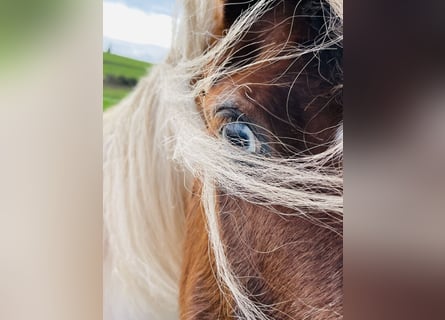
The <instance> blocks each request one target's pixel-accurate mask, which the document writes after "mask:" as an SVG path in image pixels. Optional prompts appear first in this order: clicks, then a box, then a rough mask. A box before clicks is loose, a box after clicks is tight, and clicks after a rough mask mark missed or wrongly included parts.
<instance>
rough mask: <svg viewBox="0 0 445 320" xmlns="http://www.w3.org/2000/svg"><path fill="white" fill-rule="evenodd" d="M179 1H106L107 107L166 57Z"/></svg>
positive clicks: (105, 105)
mask: <svg viewBox="0 0 445 320" xmlns="http://www.w3.org/2000/svg"><path fill="white" fill-rule="evenodd" d="M174 4H175V0H105V1H104V2H103V51H104V53H103V62H104V66H103V68H104V87H103V88H104V89H103V90H104V92H103V107H104V110H106V109H107V108H108V107H110V106H112V105H114V104H116V103H118V102H119V101H120V100H121V99H122V98H124V97H125V96H126V95H127V94H128V93H129V92H130V91H131V89H132V88H133V87H134V86H135V85H136V83H137V81H138V80H139V78H140V77H141V76H143V75H145V74H146V73H147V70H149V69H150V68H151V66H152V65H153V64H156V63H159V62H161V61H162V60H163V59H164V57H165V56H166V54H167V52H168V49H169V47H170V42H171V38H172V26H173V17H172V16H173V14H174V10H175V6H174Z"/></svg>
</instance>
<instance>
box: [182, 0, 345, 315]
mask: <svg viewBox="0 0 445 320" xmlns="http://www.w3.org/2000/svg"><path fill="white" fill-rule="evenodd" d="M254 2H255V1H247V2H246V1H244V2H242V1H239V3H237V2H236V1H226V2H225V3H224V5H223V6H222V7H221V8H222V12H219V14H218V15H217V17H220V19H221V20H220V23H219V24H218V26H217V28H216V32H219V33H220V34H221V35H223V34H224V33H225V32H226V31H227V29H229V28H231V27H232V25H233V23H234V21H235V20H236V19H237V18H238V17H239V15H240V14H241V13H242V12H243V11H245V10H248V8H249V5H252V4H253V3H254ZM317 4H318V6H317ZM325 6H328V5H327V4H325ZM268 8H269V10H266V12H265V13H264V14H263V15H261V16H260V17H259V18H258V19H257V20H256V22H255V23H254V24H253V25H252V26H251V27H250V28H249V30H248V31H247V32H245V33H243V34H242V36H241V38H240V39H239V41H237V42H236V44H235V45H234V47H232V48H230V49H229V50H227V54H226V55H225V57H223V59H221V61H219V62H218V63H220V64H224V65H222V67H225V68H227V70H236V71H235V72H229V73H228V75H227V76H224V77H220V78H219V79H218V80H217V81H215V83H214V85H213V86H212V87H211V88H210V89H209V90H208V91H207V92H205V95H204V98H202V99H200V100H199V103H200V108H201V112H202V115H203V117H204V119H205V122H206V125H207V128H208V130H209V133H210V134H211V135H214V136H220V137H221V138H223V139H227V140H228V142H230V143H232V144H233V145H235V146H236V147H239V148H242V149H244V150H245V151H246V152H251V153H257V154H259V155H264V156H267V157H296V156H298V155H301V154H315V153H318V152H321V151H323V150H324V149H325V146H326V143H328V142H329V141H331V140H332V139H333V137H334V136H335V133H336V130H337V128H338V126H339V124H340V122H341V119H342V102H341V95H340V94H339V92H338V91H336V90H335V89H336V88H337V87H338V86H339V85H340V84H341V80H342V79H341V75H340V74H339V72H338V66H339V65H340V64H341V49H340V48H339V47H336V46H333V47H331V48H329V50H326V51H322V52H319V53H317V54H312V53H309V54H304V55H301V56H292V57H289V53H292V52H295V49H296V48H297V47H298V46H303V45H309V44H314V42H316V41H318V40H319V39H318V37H320V34H321V30H322V29H323V25H324V22H325V20H324V19H325V18H326V16H325V15H324V14H326V9H325V8H323V7H320V3H319V2H312V1H290V0H289V1H271V5H270V7H268ZM196 189H197V190H196V191H198V189H199V183H197V184H196ZM217 199H218V202H217V206H218V211H219V214H220V216H219V219H220V220H219V224H220V232H221V235H222V240H223V243H224V245H225V248H226V255H227V257H228V260H229V263H230V265H231V268H232V269H233V271H234V273H235V274H236V276H237V277H238V279H239V281H240V283H241V285H242V286H243V287H244V288H246V290H247V292H248V293H249V297H250V298H251V299H252V300H253V301H254V302H256V303H258V304H261V305H266V306H268V308H266V309H267V310H266V311H265V313H266V314H267V315H269V316H270V317H272V318H273V319H289V318H290V319H294V318H295V319H303V318H310V319H336V318H340V317H341V314H342V312H341V309H342V278H341V273H342V269H341V268H342V239H341V237H340V236H339V235H338V234H337V233H335V232H332V231H330V230H327V229H324V228H321V227H320V226H317V225H314V224H312V223H311V222H309V221H306V220H303V219H301V218H299V217H295V216H289V217H283V216H282V215H277V214H276V213H275V212H274V211H273V210H272V209H271V208H265V207H262V206H258V205H254V204H252V203H247V202H245V201H241V200H240V199H237V198H234V197H232V196H227V195H225V194H224V193H223V192H218V194H217ZM312 214H315V215H316V214H317V213H312ZM186 232H187V235H186V243H185V247H186V250H185V259H184V266H183V276H182V283H181V314H182V318H183V319H217V318H219V319H225V318H231V317H233V316H236V315H238V310H237V307H236V305H235V303H234V301H232V299H231V297H230V294H228V292H227V294H226V292H225V289H224V288H222V290H220V287H219V286H218V283H217V281H216V280H215V275H214V270H215V259H214V257H213V255H212V252H211V251H210V250H209V248H208V238H207V233H206V226H205V218H204V215H203V214H202V208H201V207H200V203H199V198H192V199H191V201H190V206H189V210H188V217H187V231H186Z"/></svg>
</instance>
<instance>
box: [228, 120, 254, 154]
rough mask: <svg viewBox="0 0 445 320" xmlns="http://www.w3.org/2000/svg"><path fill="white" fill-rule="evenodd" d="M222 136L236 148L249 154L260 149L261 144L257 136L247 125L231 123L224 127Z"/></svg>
mask: <svg viewBox="0 0 445 320" xmlns="http://www.w3.org/2000/svg"><path fill="white" fill-rule="evenodd" d="M221 135H222V137H223V138H224V139H226V140H227V141H229V142H230V143H231V144H233V145H234V146H237V147H240V148H241V149H244V150H246V151H247V152H251V153H255V152H257V151H258V149H259V142H258V140H257V138H256V136H255V134H254V133H253V132H252V130H251V129H250V128H249V126H248V125H247V124H245V123H242V122H229V123H227V124H226V125H224V126H223V127H222V129H221Z"/></svg>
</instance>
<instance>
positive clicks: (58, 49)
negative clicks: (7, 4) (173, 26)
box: [0, 1, 102, 320]
mask: <svg viewBox="0 0 445 320" xmlns="http://www.w3.org/2000/svg"><path fill="white" fill-rule="evenodd" d="M75 9H76V10H72V8H70V12H69V13H68V14H67V17H68V18H66V19H59V21H60V22H58V25H57V26H56V27H55V28H52V29H51V30H52V31H51V32H53V33H52V34H47V33H46V34H42V35H41V39H40V38H39V39H34V40H33V42H34V43H33V44H32V45H30V48H33V50H35V55H34V58H35V59H33V60H26V61H20V60H15V61H11V63H13V64H16V66H14V65H13V66H12V67H11V68H10V69H9V70H8V71H9V72H10V71H11V70H14V68H15V69H16V70H17V73H16V74H15V75H14V74H13V73H10V74H8V75H7V76H5V74H3V75H2V76H0V148H1V157H0V319H14V320H21V319H26V320H28V319H33V320H40V319H42V320H52V319H57V320H61V319H63V320H69V319H73V320H74V319H75V320H79V319H82V320H83V319H101V318H102V2H99V1H94V2H92V1H88V2H86V1H81V2H78V7H76V8H75ZM39 43H40V45H39ZM27 59H28V58H27ZM24 66H26V70H28V71H27V72H25V68H24Z"/></svg>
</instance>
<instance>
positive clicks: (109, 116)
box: [103, 0, 343, 320]
mask: <svg viewBox="0 0 445 320" xmlns="http://www.w3.org/2000/svg"><path fill="white" fill-rule="evenodd" d="M180 5H181V7H180V9H179V10H178V12H179V18H178V19H177V20H176V21H177V25H176V27H175V32H174V36H173V40H172V46H171V49H170V52H169V54H168V56H167V57H166V59H165V61H164V62H163V63H160V64H158V65H156V66H155V67H153V68H152V69H151V70H150V73H149V74H148V75H147V76H146V77H144V78H143V79H141V80H140V82H139V83H138V85H137V87H136V88H135V90H134V91H133V92H132V93H131V94H130V96H129V97H127V98H125V99H124V100H123V101H122V102H120V103H119V104H118V105H117V106H115V107H113V108H111V109H109V110H108V111H106V112H105V113H104V123H103V128H104V151H103V152H104V165H103V179H104V180H103V181H104V182H103V190H104V194H103V208H104V269H103V274H104V279H103V281H104V318H105V319H155V320H156V319H182V320H195V319H232V318H235V319H247V320H252V319H261V320H265V319H315V320H318V319H323V320H325V319H341V318H342V317H343V311H342V310H343V307H342V304H343V292H342V259H343V258H342V247H343V240H342V234H343V232H342V228H343V227H342V217H343V178H342V171H343V170H342V167H343V165H342V154H343V134H342V108H343V104H342V88H343V86H342V83H343V71H342V39H343V38H342V25H343V13H342V9H343V2H342V0H319V1H312V0H277V1H275V0H250V1H241V0H211V1H210V0H184V1H182V2H181V3H180Z"/></svg>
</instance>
